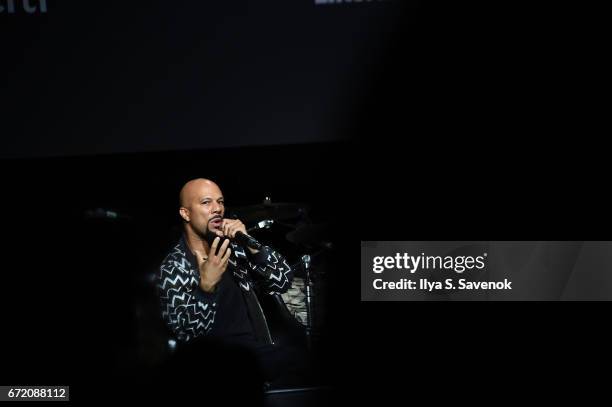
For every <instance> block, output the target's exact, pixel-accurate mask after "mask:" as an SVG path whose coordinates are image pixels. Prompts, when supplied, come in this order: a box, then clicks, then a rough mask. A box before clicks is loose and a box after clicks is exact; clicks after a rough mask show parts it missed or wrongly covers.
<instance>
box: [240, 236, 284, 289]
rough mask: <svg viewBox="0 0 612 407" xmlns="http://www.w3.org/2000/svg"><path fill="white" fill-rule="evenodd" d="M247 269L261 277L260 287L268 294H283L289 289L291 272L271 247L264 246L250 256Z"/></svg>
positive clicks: (281, 257)
mask: <svg viewBox="0 0 612 407" xmlns="http://www.w3.org/2000/svg"><path fill="white" fill-rule="evenodd" d="M249 267H250V268H251V269H252V270H253V271H255V273H257V274H258V275H259V276H261V277H262V279H263V281H262V283H263V284H262V285H263V287H264V288H265V289H266V290H267V291H268V292H269V293H270V292H274V293H279V294H283V293H285V292H287V290H289V288H291V283H292V282H293V270H292V268H291V266H290V265H289V263H287V260H286V259H285V257H284V256H283V255H281V254H280V253H278V252H277V251H276V250H274V249H272V248H271V247H268V246H264V247H263V248H262V249H261V250H260V251H259V252H258V253H257V254H255V255H252V256H251V259H250V260H249Z"/></svg>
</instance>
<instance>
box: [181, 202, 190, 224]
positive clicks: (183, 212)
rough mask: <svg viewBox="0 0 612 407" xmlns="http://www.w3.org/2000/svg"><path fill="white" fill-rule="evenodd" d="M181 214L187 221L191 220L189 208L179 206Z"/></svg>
mask: <svg viewBox="0 0 612 407" xmlns="http://www.w3.org/2000/svg"><path fill="white" fill-rule="evenodd" d="M179 215H181V218H183V220H184V221H185V222H189V209H187V208H184V207H182V206H181V207H180V208H179Z"/></svg>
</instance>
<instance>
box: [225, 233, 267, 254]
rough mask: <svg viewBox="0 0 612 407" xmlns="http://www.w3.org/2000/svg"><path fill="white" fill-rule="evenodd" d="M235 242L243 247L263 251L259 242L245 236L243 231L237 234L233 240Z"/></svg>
mask: <svg viewBox="0 0 612 407" xmlns="http://www.w3.org/2000/svg"><path fill="white" fill-rule="evenodd" d="M231 240H233V241H234V242H236V243H238V244H240V245H242V246H247V247H250V248H251V249H253V250H261V248H262V246H263V245H262V244H261V243H259V242H258V241H257V240H255V239H254V238H253V237H251V236H249V235H245V234H244V233H242V232H241V231H238V232H236V234H235V235H234V238H233V239H231Z"/></svg>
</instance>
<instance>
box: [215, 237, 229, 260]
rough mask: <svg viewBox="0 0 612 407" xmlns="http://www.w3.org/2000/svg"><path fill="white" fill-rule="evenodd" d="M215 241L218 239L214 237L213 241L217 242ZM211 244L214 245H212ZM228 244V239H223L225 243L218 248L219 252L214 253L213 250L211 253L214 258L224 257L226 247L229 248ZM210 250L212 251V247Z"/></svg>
mask: <svg viewBox="0 0 612 407" xmlns="http://www.w3.org/2000/svg"><path fill="white" fill-rule="evenodd" d="M217 239H219V238H218V237H216V238H215V240H217ZM213 244H214V243H213ZM229 244H230V241H229V239H225V241H224V242H223V244H222V245H221V247H220V248H219V252H218V253H217V252H215V251H214V250H213V253H215V256H216V257H221V258H223V255H224V254H225V253H226V251H227V250H228V249H227V246H229ZM211 250H212V247H211Z"/></svg>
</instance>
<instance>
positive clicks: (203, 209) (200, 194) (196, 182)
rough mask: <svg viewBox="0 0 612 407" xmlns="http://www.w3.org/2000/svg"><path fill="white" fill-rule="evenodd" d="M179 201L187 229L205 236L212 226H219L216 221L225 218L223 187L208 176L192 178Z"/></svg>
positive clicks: (180, 213)
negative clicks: (207, 177)
mask: <svg viewBox="0 0 612 407" xmlns="http://www.w3.org/2000/svg"><path fill="white" fill-rule="evenodd" d="M179 203H180V208H179V215H180V216H181V218H182V219H183V222H184V226H185V228H186V230H187V231H189V232H190V233H191V232H192V233H194V234H197V235H199V236H205V235H206V233H207V232H208V231H209V229H210V228H213V227H218V224H216V223H214V222H218V221H219V219H223V215H224V214H225V200H224V198H223V193H222V192H221V189H220V188H219V186H218V185H217V184H215V183H214V182H213V181H211V180H209V179H206V178H196V179H192V180H191V181H189V182H187V183H186V184H185V185H183V188H181V192H180V194H179ZM211 222H212V223H211ZM211 225H212V226H211Z"/></svg>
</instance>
